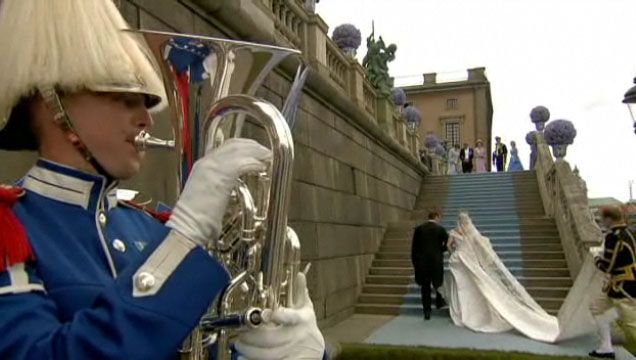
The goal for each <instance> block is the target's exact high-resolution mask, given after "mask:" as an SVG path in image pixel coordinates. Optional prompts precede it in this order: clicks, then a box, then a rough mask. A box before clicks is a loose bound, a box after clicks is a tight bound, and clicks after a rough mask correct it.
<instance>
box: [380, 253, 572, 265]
mask: <svg viewBox="0 0 636 360" xmlns="http://www.w3.org/2000/svg"><path fill="white" fill-rule="evenodd" d="M497 255H499V257H500V258H501V259H502V260H503V261H504V262H505V261H506V260H509V259H528V260H546V259H551V260H554V259H557V260H558V259H565V255H564V254H563V251H532V252H524V253H522V252H520V251H499V252H497ZM376 259H379V260H409V259H411V253H410V251H408V252H407V251H403V252H379V253H378V254H377V255H376Z"/></svg>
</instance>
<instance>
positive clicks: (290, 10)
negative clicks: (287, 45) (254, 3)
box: [269, 0, 307, 49]
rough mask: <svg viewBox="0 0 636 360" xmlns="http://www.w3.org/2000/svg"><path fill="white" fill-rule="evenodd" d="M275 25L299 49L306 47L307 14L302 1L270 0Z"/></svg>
mask: <svg viewBox="0 0 636 360" xmlns="http://www.w3.org/2000/svg"><path fill="white" fill-rule="evenodd" d="M269 1H270V6H271V9H272V13H273V14H274V25H275V26H276V30H278V31H279V32H281V33H282V34H283V36H285V38H287V40H289V42H291V43H292V44H293V45H294V46H296V47H297V48H299V49H304V46H303V45H304V42H305V41H304V34H305V24H306V22H307V14H306V13H305V10H304V9H303V4H302V2H299V1H289V0H269Z"/></svg>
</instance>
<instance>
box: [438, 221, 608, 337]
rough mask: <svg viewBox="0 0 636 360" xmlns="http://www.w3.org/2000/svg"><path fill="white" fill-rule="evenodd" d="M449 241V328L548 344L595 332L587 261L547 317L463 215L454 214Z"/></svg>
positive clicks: (594, 279)
mask: <svg viewBox="0 0 636 360" xmlns="http://www.w3.org/2000/svg"><path fill="white" fill-rule="evenodd" d="M449 235H450V238H451V240H450V241H449V244H450V246H451V255H450V258H449V267H450V271H449V272H447V273H446V276H445V278H444V292H445V293H446V299H447V301H448V304H449V309H450V315H451V318H452V319H453V322H454V323H455V325H457V326H463V327H467V328H469V329H472V330H474V331H479V332H487V333H494V332H505V331H509V330H512V329H516V330H517V331H519V332H520V333H522V334H524V335H526V336H528V337H530V338H532V339H535V340H539V341H544V342H550V343H552V342H557V341H560V340H565V339H569V338H573V337H576V336H580V335H583V334H586V333H590V332H593V331H594V330H595V323H594V320H593V318H592V315H591V314H590V312H589V302H590V300H591V299H592V298H594V297H595V296H598V295H599V294H600V289H601V281H602V277H601V276H600V272H598V271H596V269H595V268H594V265H593V261H592V258H591V256H588V258H587V259H586V261H585V263H584V265H583V267H582V269H581V271H580V273H579V275H578V277H577V279H576V281H575V283H574V286H573V287H572V289H571V290H570V292H569V294H568V296H567V298H566V300H565V302H564V304H563V306H562V308H561V310H560V311H559V315H558V316H552V315H550V314H548V313H547V312H546V311H545V310H544V309H543V308H542V307H541V306H540V305H539V304H537V302H536V301H535V300H534V299H533V298H532V297H531V296H530V295H529V294H528V292H527V291H526V290H525V288H524V287H523V286H522V285H521V284H520V283H519V281H517V279H516V278H515V277H514V276H513V275H512V274H511V273H510V271H509V270H508V269H507V268H506V266H505V265H504V264H503V262H502V261H501V260H500V259H499V257H498V256H497V254H496V253H495V251H494V250H493V248H492V245H491V243H490V240H489V239H488V238H487V237H484V236H482V235H481V234H480V233H479V231H478V230H477V229H476V228H475V226H474V225H473V223H472V220H471V219H470V217H469V216H468V215H466V214H460V216H459V222H458V227H457V228H456V229H455V230H451V232H450V234H449Z"/></svg>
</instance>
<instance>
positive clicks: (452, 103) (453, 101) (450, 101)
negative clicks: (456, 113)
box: [446, 99, 457, 110]
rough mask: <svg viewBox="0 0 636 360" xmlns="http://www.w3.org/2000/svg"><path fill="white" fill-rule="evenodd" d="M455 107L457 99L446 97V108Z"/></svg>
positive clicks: (452, 108)
mask: <svg viewBox="0 0 636 360" xmlns="http://www.w3.org/2000/svg"><path fill="white" fill-rule="evenodd" d="M455 109H457V99H446V110H455Z"/></svg>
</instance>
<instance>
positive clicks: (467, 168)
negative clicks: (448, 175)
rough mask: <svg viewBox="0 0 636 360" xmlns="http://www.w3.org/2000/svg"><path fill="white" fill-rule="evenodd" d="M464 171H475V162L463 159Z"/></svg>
mask: <svg viewBox="0 0 636 360" xmlns="http://www.w3.org/2000/svg"><path fill="white" fill-rule="evenodd" d="M462 171H463V172H464V174H466V173H470V172H472V171H473V163H472V162H463V161H462Z"/></svg>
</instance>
